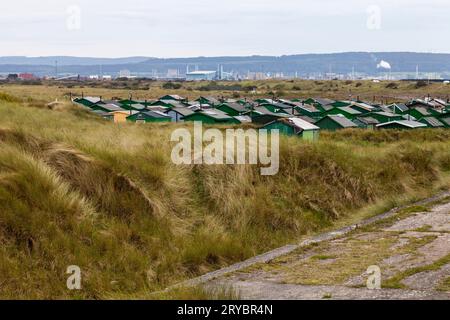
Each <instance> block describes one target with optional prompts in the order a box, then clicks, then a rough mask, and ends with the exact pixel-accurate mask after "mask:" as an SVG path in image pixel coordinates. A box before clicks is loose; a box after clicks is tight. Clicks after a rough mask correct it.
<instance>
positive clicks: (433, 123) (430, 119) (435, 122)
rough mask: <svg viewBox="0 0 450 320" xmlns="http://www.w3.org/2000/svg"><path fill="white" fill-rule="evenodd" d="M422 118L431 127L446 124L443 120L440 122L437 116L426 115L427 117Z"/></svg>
mask: <svg viewBox="0 0 450 320" xmlns="http://www.w3.org/2000/svg"><path fill="white" fill-rule="evenodd" d="M421 120H423V121H425V122H426V123H427V124H428V125H430V126H431V127H435V128H438V127H443V126H444V124H443V123H442V122H440V121H439V120H438V119H436V118H435V117H425V118H422V119H421Z"/></svg>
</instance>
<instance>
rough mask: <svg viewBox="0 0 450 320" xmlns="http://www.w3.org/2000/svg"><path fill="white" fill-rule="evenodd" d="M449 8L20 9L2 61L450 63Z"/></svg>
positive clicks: (6, 6) (150, 0)
mask: <svg viewBox="0 0 450 320" xmlns="http://www.w3.org/2000/svg"><path fill="white" fill-rule="evenodd" d="M449 34H450V0H314V1H312V0H226V1H217V0H162V1H161V0H158V1H156V0H125V1H124V0H70V1H68V0H40V1H36V0H14V1H1V3H0V44H1V46H0V56H5V55H23V56H41V55H71V56H93V57H124V56H151V57H191V56H220V55H254V54H260V55H283V54H296V53H328V52H344V51H419V52H443V53H450V41H449Z"/></svg>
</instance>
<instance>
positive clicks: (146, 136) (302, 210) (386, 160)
mask: <svg viewBox="0 0 450 320" xmlns="http://www.w3.org/2000/svg"><path fill="white" fill-rule="evenodd" d="M30 105H31V106H32V105H33V104H30ZM173 128H174V126H173V125H171V124H162V125H146V126H139V125H134V124H124V125H114V124H112V123H110V122H107V121H103V120H101V119H98V118H96V117H93V116H92V115H90V114H87V113H85V112H83V111H80V109H77V108H76V107H74V106H71V105H65V106H63V107H61V108H59V109H58V110H47V109H45V108H35V107H30V106H23V104H21V103H18V102H14V101H5V100H2V101H1V102H0V242H1V246H0V283H1V285H0V297H2V298H51V299H55V298H62V299H65V298H73V299H76V298H88V299H101V298H135V297H139V298H142V297H149V298H150V297H151V295H149V293H150V292H152V291H156V290H160V289H162V288H164V287H166V286H168V285H170V284H173V283H175V282H177V281H180V280H183V279H186V278H189V277H193V276H196V275H199V274H202V273H205V272H208V271H212V270H214V269H217V268H220V267H221V266H225V265H227V264H230V263H233V262H236V261H239V260H243V259H245V258H248V257H250V256H252V255H255V254H257V253H260V252H263V251H266V250H269V249H272V248H274V247H277V246H280V245H283V244H286V243H288V242H291V241H295V240H297V239H299V238H300V237H301V236H302V235H305V234H308V233H312V232H316V231H319V230H322V229H324V228H329V227H331V226H333V225H334V224H336V223H339V222H340V221H344V220H345V219H351V217H352V216H353V215H355V216H356V215H357V213H358V212H360V211H361V210H366V209H367V208H368V207H369V206H375V205H376V204H378V203H383V204H386V203H396V201H397V202H398V201H399V199H406V198H408V197H412V196H415V195H424V194H428V193H431V192H433V191H434V190H435V189H436V188H437V187H439V186H446V187H448V181H449V180H448V173H449V171H450V154H449V153H450V152H449V150H450V140H449V139H448V138H449V132H448V131H445V130H435V131H433V130H423V131H414V132H413V131H411V132H389V133H387V132H371V133H369V132H365V131H356V130H355V131H343V132H338V133H329V134H326V133H324V134H323V135H322V139H321V141H319V142H318V143H316V144H310V143H304V142H302V141H300V140H297V139H295V138H287V137H283V138H282V141H281V150H280V151H281V155H280V172H279V174H278V175H276V176H273V177H263V176H261V175H260V174H259V170H258V168H257V167H252V166H245V165H241V166H226V165H223V166H207V165H196V166H175V165H174V164H172V162H171V161H170V153H171V145H170V143H169V138H170V134H171V132H172V130H173ZM358 217H359V216H358ZM69 265H78V266H80V267H81V270H82V275H83V278H82V286H83V288H82V290H81V291H69V290H67V288H66V278H67V275H66V273H65V272H66V268H67V266H69ZM182 296H183V297H184V295H182ZM197 296H199V297H200V296H202V297H203V296H204V294H203V293H202V294H198V295H197Z"/></svg>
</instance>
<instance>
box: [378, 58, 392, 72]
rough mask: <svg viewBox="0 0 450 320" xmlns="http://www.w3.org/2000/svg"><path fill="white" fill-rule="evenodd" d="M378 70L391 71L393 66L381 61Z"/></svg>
mask: <svg viewBox="0 0 450 320" xmlns="http://www.w3.org/2000/svg"><path fill="white" fill-rule="evenodd" d="M377 69H389V70H390V69H391V64H390V63H389V62H387V61H384V60H381V61H380V63H379V64H377Z"/></svg>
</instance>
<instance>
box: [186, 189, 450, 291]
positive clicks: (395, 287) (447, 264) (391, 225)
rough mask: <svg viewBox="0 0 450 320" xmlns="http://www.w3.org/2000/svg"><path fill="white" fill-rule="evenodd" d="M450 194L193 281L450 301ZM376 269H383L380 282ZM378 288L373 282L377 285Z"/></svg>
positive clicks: (258, 288)
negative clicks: (379, 285)
mask: <svg viewBox="0 0 450 320" xmlns="http://www.w3.org/2000/svg"><path fill="white" fill-rule="evenodd" d="M448 196H449V195H448V194H443V195H440V196H439V197H437V198H433V199H428V200H427V201H423V202H420V203H418V204H415V205H414V206H410V207H408V208H402V209H396V210H392V211H390V212H388V213H386V214H384V215H381V216H378V217H376V218H373V219H370V220H368V221H365V222H363V223H361V224H360V225H358V226H351V227H348V228H344V229H342V230H338V231H336V232H331V233H327V234H323V235H320V236H318V237H315V238H313V239H310V240H308V241H305V242H302V243H301V244H298V245H291V246H286V247H283V248H280V249H277V250H274V251H271V252H269V253H267V254H265V255H262V256H259V257H255V258H253V259H250V260H248V261H245V262H243V263H240V264H236V265H233V266H231V267H229V268H226V269H222V270H219V271H216V272H214V273H210V274H207V275H205V276H203V277H200V278H197V279H194V280H191V281H189V284H190V285H192V284H199V283H204V284H205V286H206V287H207V288H209V289H211V290H213V289H215V288H224V287H227V288H233V289H234V290H235V291H237V293H238V294H239V296H240V297H241V298H242V299H269V300H278V299H294V300H295V299H427V300H429V299H449V300H450V198H449V197H448ZM370 266H372V268H373V266H375V268H378V270H379V271H380V272H381V274H380V277H379V279H380V283H381V287H380V289H374V290H371V289H368V287H367V282H368V280H369V279H371V280H372V281H371V282H370V283H371V284H375V287H376V281H375V282H374V276H377V275H376V273H371V274H369V273H368V271H371V270H368V268H369V267H370ZM371 272H372V271H371ZM371 287H373V285H372V286H371Z"/></svg>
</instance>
